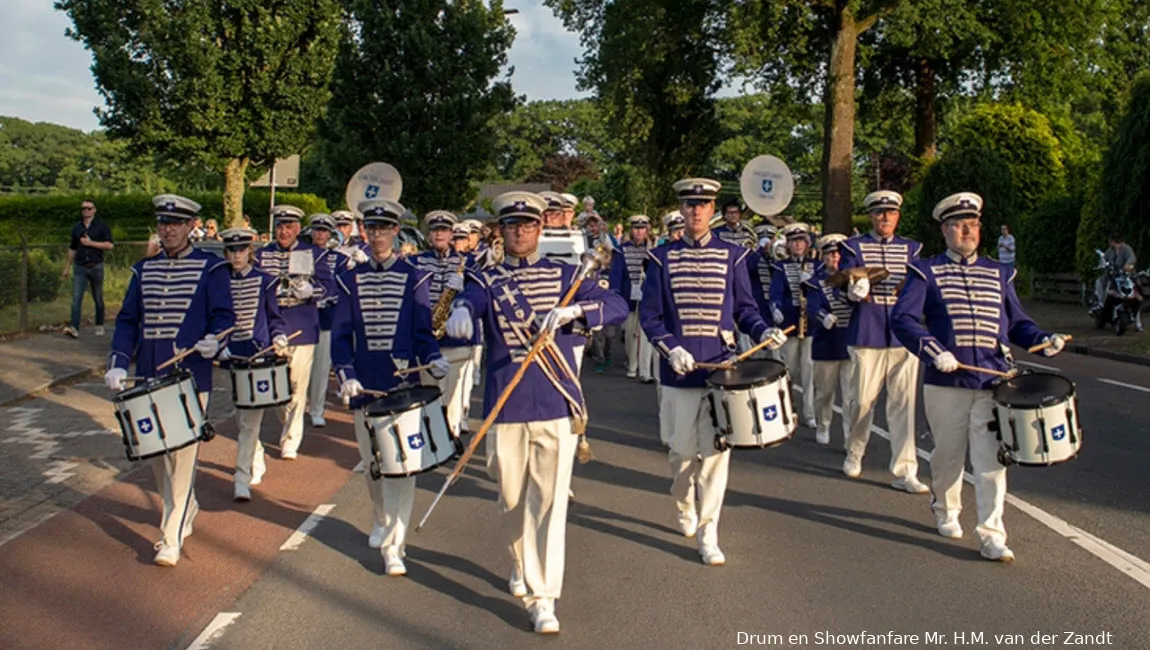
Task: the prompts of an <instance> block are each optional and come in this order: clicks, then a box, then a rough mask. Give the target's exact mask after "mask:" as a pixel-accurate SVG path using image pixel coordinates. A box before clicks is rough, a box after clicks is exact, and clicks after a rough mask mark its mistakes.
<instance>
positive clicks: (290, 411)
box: [276, 345, 315, 455]
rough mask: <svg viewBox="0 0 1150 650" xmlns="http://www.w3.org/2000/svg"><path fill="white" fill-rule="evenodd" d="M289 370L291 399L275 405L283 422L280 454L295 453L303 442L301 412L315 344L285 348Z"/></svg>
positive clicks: (308, 382) (303, 406) (305, 404)
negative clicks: (282, 404) (281, 404)
mask: <svg viewBox="0 0 1150 650" xmlns="http://www.w3.org/2000/svg"><path fill="white" fill-rule="evenodd" d="M287 355H288V359H289V360H290V365H289V366H288V368H289V369H290V371H291V401H290V402H288V403H287V404H285V405H284V406H278V407H276V416H277V417H279V419H280V422H283V431H281V432H280V454H281V455H283V454H285V453H296V452H298V451H299V445H300V443H301V442H303V412H304V410H305V409H306V408H307V389H308V385H309V384H310V383H311V362H312V359H313V358H314V357H315V345H293V346H291V347H289V348H288V349H287Z"/></svg>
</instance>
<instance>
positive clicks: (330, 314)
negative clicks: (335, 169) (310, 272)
mask: <svg viewBox="0 0 1150 650" xmlns="http://www.w3.org/2000/svg"><path fill="white" fill-rule="evenodd" d="M309 224H310V226H311V241H312V243H313V244H315V245H316V247H317V248H319V249H320V250H322V251H326V254H325V255H324V256H323V259H324V261H325V262H327V265H328V268H330V269H331V274H332V277H335V276H336V275H337V274H339V273H342V272H343V271H345V270H347V269H353V268H355V265H356V264H357V262H354V261H352V260H351V259H349V258H348V257H346V256H345V255H344V254H343V253H341V252H340V247H337V246H335V242H334V241H333V240H332V235H333V234H334V233H335V231H336V223H335V219H333V218H332V217H331V215H327V214H313V215H311V217H309ZM355 250H358V249H355ZM338 299H339V294H337V293H335V292H333V293H332V294H331V295H330V296H328V297H327V298H326V299H324V300H322V301H320V302H319V303H318V307H319V343H318V344H317V345H316V348H315V359H314V360H313V361H312V364H311V378H310V379H309V380H308V398H307V405H308V406H307V408H308V415H309V416H311V425H312V426H313V427H322V426H325V425H326V424H327V421H326V420H324V419H323V412H324V409H325V407H326V405H327V381H328V379H327V378H328V375H329V373H330V372H331V323H332V319H333V318H334V317H335V301H336V300H338Z"/></svg>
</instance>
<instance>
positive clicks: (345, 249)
mask: <svg viewBox="0 0 1150 650" xmlns="http://www.w3.org/2000/svg"><path fill="white" fill-rule="evenodd" d="M331 218H332V219H334V220H335V226H336V229H337V230H339V234H340V235H342V236H343V243H342V244H341V245H340V246H339V247H337V248H336V250H337V251H339V254H340V255H343V256H344V257H346V258H348V260H349V263H350V264H363V263H364V262H366V261H367V257H368V253H370V252H371V247H370V246H368V245H367V242H365V241H363V240H362V239H360V238H359V237H358V236H356V234H355V213H354V212H351V211H350V210H336V211H335V212H332V213H331Z"/></svg>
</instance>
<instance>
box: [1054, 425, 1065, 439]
mask: <svg viewBox="0 0 1150 650" xmlns="http://www.w3.org/2000/svg"><path fill="white" fill-rule="evenodd" d="M1050 437H1051V438H1054V440H1055V441H1056V442H1061V441H1062V439H1063V438H1065V437H1066V425H1065V424H1060V425H1058V426H1056V427H1054V428H1053V429H1051V430H1050Z"/></svg>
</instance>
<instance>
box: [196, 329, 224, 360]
mask: <svg viewBox="0 0 1150 650" xmlns="http://www.w3.org/2000/svg"><path fill="white" fill-rule="evenodd" d="M195 348H196V352H199V353H200V355H201V356H202V357H204V358H205V359H214V358H215V356H216V354H217V353H218V352H219V351H220V342H219V341H218V340H217V339H216V335H215V334H208V335H207V336H205V337H204V338H202V339H200V340H199V341H196V345H195Z"/></svg>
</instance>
